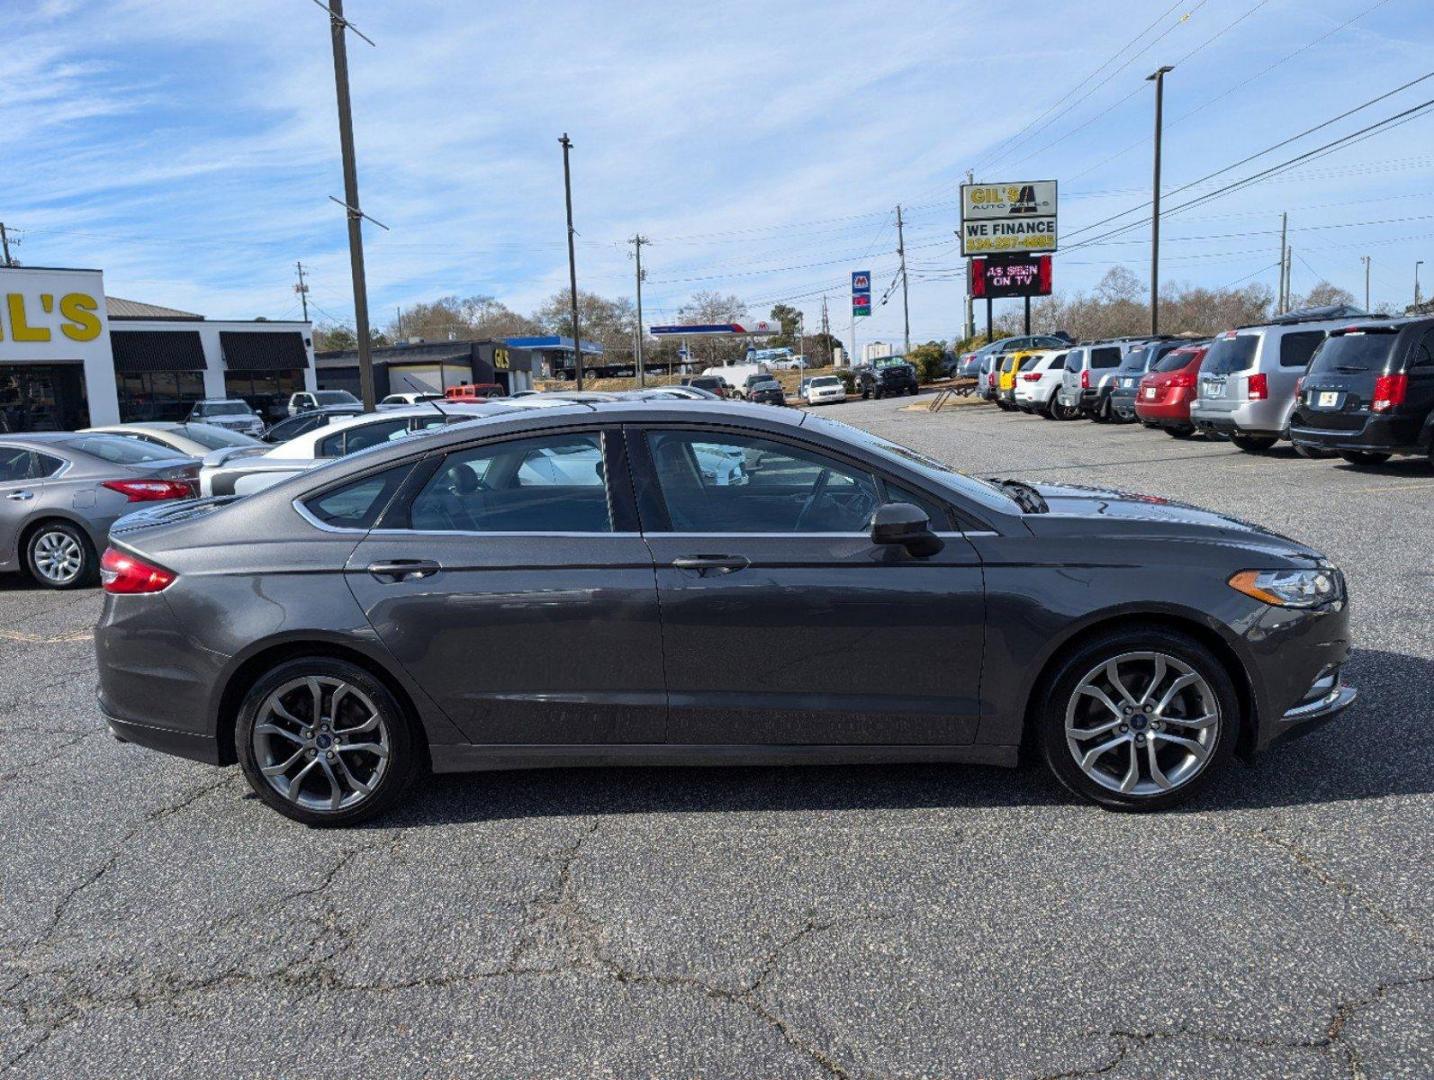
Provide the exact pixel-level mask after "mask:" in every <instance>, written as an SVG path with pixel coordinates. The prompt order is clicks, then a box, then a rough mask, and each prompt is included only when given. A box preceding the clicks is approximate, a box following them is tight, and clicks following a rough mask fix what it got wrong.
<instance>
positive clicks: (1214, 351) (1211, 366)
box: [1200, 334, 1260, 375]
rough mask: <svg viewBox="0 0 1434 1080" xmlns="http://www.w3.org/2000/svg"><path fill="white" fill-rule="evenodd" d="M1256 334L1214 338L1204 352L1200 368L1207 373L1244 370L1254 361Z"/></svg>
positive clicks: (1214, 373) (1216, 373)
mask: <svg viewBox="0 0 1434 1080" xmlns="http://www.w3.org/2000/svg"><path fill="white" fill-rule="evenodd" d="M1259 344H1260V338H1259V335H1257V334H1239V335H1237V336H1236V337H1222V338H1216V340H1215V343H1214V344H1213V345H1211V346H1210V351H1209V352H1207V353H1206V354H1205V363H1204V364H1202V365H1201V368H1200V370H1201V371H1202V372H1204V373H1205V374H1207V375H1228V374H1230V373H1231V372H1232V371H1244V370H1245V369H1246V368H1247V367H1249V366H1250V365H1251V364H1253V363H1254V362H1255V350H1256V349H1257V348H1258V347H1259Z"/></svg>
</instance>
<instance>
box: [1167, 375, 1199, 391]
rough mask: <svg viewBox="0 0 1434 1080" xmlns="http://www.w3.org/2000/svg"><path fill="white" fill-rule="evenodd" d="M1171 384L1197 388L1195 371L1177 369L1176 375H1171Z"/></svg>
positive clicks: (1185, 387)
mask: <svg viewBox="0 0 1434 1080" xmlns="http://www.w3.org/2000/svg"><path fill="white" fill-rule="evenodd" d="M1170 385H1171V386H1178V387H1180V388H1181V389H1184V390H1194V389H1195V372H1193V371H1177V372H1176V373H1175V374H1174V375H1172V376H1170Z"/></svg>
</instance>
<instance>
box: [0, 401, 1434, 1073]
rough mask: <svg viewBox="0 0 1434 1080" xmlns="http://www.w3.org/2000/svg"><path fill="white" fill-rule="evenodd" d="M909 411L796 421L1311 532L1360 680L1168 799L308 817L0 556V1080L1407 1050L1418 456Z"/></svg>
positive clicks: (1415, 956)
mask: <svg viewBox="0 0 1434 1080" xmlns="http://www.w3.org/2000/svg"><path fill="white" fill-rule="evenodd" d="M900 404H901V403H893V402H890V401H887V402H871V403H851V404H848V405H844V406H837V407H833V408H830V409H828V410H826V415H828V416H830V417H832V418H833V419H845V420H847V421H848V422H852V423H857V424H860V425H862V426H865V427H868V428H870V429H871V430H874V431H877V432H879V433H881V434H884V435H888V436H890V437H893V438H896V439H899V440H901V441H904V442H908V443H910V444H912V445H914V446H917V447H919V448H920V449H923V450H925V451H927V452H929V453H932V454H935V455H936V456H939V457H941V458H944V459H946V460H948V461H951V462H952V463H954V464H956V465H958V466H959V467H961V468H964V469H967V470H970V471H973V472H976V473H978V474H981V475H991V474H996V473H999V474H1002V475H1015V476H1021V477H1024V478H1027V479H1049V480H1070V481H1075V482H1081V483H1098V484H1109V485H1112V486H1119V487H1125V488H1132V489H1138V490H1143V491H1148V492H1153V493H1157V494H1162V495H1167V496H1171V497H1175V498H1180V499H1186V500H1189V501H1192V502H1196V503H1200V504H1203V505H1206V506H1210V507H1212V508H1215V509H1219V510H1223V511H1227V512H1231V513H1235V514H1238V515H1239V516H1241V517H1244V518H1248V519H1252V520H1255V521H1259V522H1262V523H1264V524H1267V525H1270V526H1272V527H1274V528H1276V529H1278V530H1280V531H1282V532H1287V533H1290V534H1293V535H1296V536H1299V537H1301V538H1304V539H1308V540H1310V541H1311V542H1313V543H1314V544H1315V545H1316V546H1319V547H1321V548H1323V549H1324V550H1325V551H1326V553H1327V554H1329V555H1330V556H1332V557H1333V558H1335V559H1336V560H1338V561H1339V562H1340V563H1341V565H1343V566H1344V568H1345V570H1346V572H1347V574H1348V577H1349V581H1350V587H1351V590H1352V593H1353V596H1354V626H1355V633H1356V640H1357V644H1358V651H1357V652H1356V655H1355V657H1354V660H1353V662H1352V664H1351V667H1350V672H1349V678H1350V681H1351V682H1353V683H1355V684H1356V685H1357V686H1358V687H1359V688H1360V691H1361V698H1360V700H1359V702H1358V703H1357V704H1356V706H1355V707H1354V708H1353V709H1351V710H1350V711H1349V712H1348V713H1347V714H1346V715H1345V716H1344V717H1343V718H1341V719H1340V720H1338V721H1336V722H1335V723H1334V724H1331V725H1329V726H1326V727H1325V728H1323V729H1321V730H1319V731H1317V732H1315V733H1313V734H1311V735H1310V736H1309V737H1308V738H1306V739H1303V740H1300V741H1297V742H1294V743H1291V744H1288V745H1286V746H1282V747H1279V748H1277V749H1275V750H1273V751H1271V752H1270V753H1269V754H1268V755H1266V756H1265V757H1263V758H1262V759H1261V760H1260V761H1259V762H1258V763H1257V764H1256V765H1255V766H1254V767H1245V766H1241V765H1236V766H1235V767H1234V768H1233V769H1231V770H1230V771H1229V772H1228V774H1227V775H1225V776H1224V777H1222V778H1221V779H1220V780H1219V782H1217V783H1215V784H1213V785H1212V787H1211V789H1210V790H1209V791H1208V792H1207V793H1206V794H1205V795H1204V796H1202V798H1201V799H1200V801H1199V802H1198V803H1197V804H1196V805H1195V806H1193V807H1192V808H1191V809H1189V810H1187V811H1184V812H1179V813H1171V814H1165V815H1159V816H1149V815H1147V816H1132V815H1116V814H1110V813H1107V812H1104V811H1101V810H1098V809H1095V808H1093V807H1089V806H1085V805H1082V804H1078V803H1076V802H1073V801H1072V800H1071V799H1070V798H1069V797H1067V796H1065V795H1064V794H1063V793H1062V792H1061V791H1060V790H1059V789H1058V788H1057V787H1056V786H1055V785H1054V783H1053V782H1051V781H1048V780H1047V779H1046V778H1045V776H1044V775H1043V774H1042V773H1041V772H1040V771H1039V770H1036V769H1033V768H1023V769H1020V770H1015V771H1006V770H997V769H985V768H975V767H954V766H953V767H929V766H922V767H867V768H821V769H817V768H812V769H785V770H784V769H727V770H698V769H671V770H649V769H642V770H591V771H568V770H561V771H559V770H553V771H544V772H532V773H511V774H487V775H482V776H475V777H443V778H438V779H433V780H429V781H427V782H425V783H424V784H422V785H421V786H420V787H419V788H417V789H416V790H415V791H414V792H413V794H412V797H411V798H410V800H409V802H408V803H407V804H406V805H405V806H404V807H402V809H401V810H400V811H399V812H398V813H396V814H394V815H393V816H391V817H389V818H386V819H384V820H382V821H379V822H376V823H373V824H371V825H369V826H365V827H361V828H358V829H353V830H348V831H310V830H306V829H303V828H301V827H299V826H296V825H295V824H293V823H292V822H289V821H287V820H286V819H283V818H281V817H279V816H278V815H276V814H274V813H272V812H270V811H267V810H266V809H264V807H263V806H262V805H261V804H260V803H259V802H258V801H257V800H255V799H253V798H252V797H250V796H249V795H248V794H247V788H246V785H245V783H244V781H243V778H242V777H241V776H240V775H239V773H238V772H237V770H232V769H230V770H218V769H213V768H209V767H206V766H203V765H198V764H195V763H191V762H186V761H181V760H179V759H174V758H166V757H163V756H160V755H157V754H153V753H150V752H147V751H145V750H142V749H139V748H136V747H131V746H122V745H119V744H117V743H114V742H113V741H111V740H110V739H109V738H108V737H107V736H106V735H105V734H104V733H103V731H102V729H101V728H100V726H99V724H98V720H97V717H96V714H95V711H94V707H93V701H92V694H93V684H94V677H93V672H94V661H93V656H92V651H91V648H92V647H91V642H90V640H89V630H90V628H91V627H92V625H93V623H94V620H95V618H96V615H97V612H98V609H99V598H98V596H97V594H95V593H94V592H85V593H80V594H69V595H56V594H51V593H44V592H41V591H39V590H38V589H35V588H33V587H31V586H29V585H27V584H25V583H23V582H21V581H19V580H17V579H13V578H6V579H0V825H3V829H4V838H3V844H0V890H3V892H0V1070H3V1071H4V1072H5V1074H6V1075H16V1076H26V1077H31V1076H33V1077H66V1078H71V1077H119V1076H145V1077H171V1076H173V1077H181V1076H182V1077H189V1076H196V1075H203V1076H207V1077H227V1076H236V1077H237V1076H244V1077H252V1076H299V1075H302V1076H305V1077H308V1078H324V1077H352V1076H364V1075H382V1076H385V1077H420V1076H422V1077H448V1076H464V1077H504V1078H507V1077H566V1076H572V1077H604V1076H611V1077H639V1076H645V1077H704V1078H715V1077H733V1078H743V1080H746V1078H751V1077H756V1076H761V1077H808V1076H811V1077H993V1078H994V1077H1000V1078H1005V1077H1012V1078H1018V1077H1030V1078H1054V1077H1080V1076H1096V1075H1099V1076H1105V1077H1111V1078H1136V1077H1138V1078H1145V1077H1165V1076H1169V1077H1187V1076H1188V1077H1200V1078H1218V1077H1231V1078H1243V1077H1251V1076H1289V1077H1302V1078H1303V1077H1309V1078H1328V1077H1349V1078H1363V1080H1373V1078H1381V1077H1407V1078H1412V1080H1427V1078H1428V1077H1430V1076H1434V955H1431V936H1434V888H1431V882H1434V870H1432V869H1431V867H1434V615H1432V614H1431V604H1430V598H1429V594H1430V591H1431V589H1434V567H1431V564H1430V562H1429V538H1430V537H1431V536H1434V474H1431V472H1430V471H1428V469H1427V467H1426V466H1423V465H1421V464H1418V463H1414V462H1408V463H1395V464H1392V465H1390V466H1388V467H1385V468H1382V469H1378V470H1373V471H1369V472H1356V471H1354V470H1352V469H1350V468H1347V467H1345V466H1343V465H1342V464H1339V463H1330V462H1307V461H1303V460H1301V459H1298V458H1297V457H1295V456H1294V454H1293V453H1292V452H1290V451H1288V450H1277V451H1274V452H1272V453H1270V454H1268V455H1263V456H1259V457H1254V456H1249V455H1244V454H1241V453H1239V452H1238V451H1236V450H1234V449H1233V448H1232V447H1230V446H1228V445H1227V444H1222V443H1207V442H1204V441H1201V440H1195V441H1190V442H1177V441H1176V440H1173V439H1170V438H1168V437H1167V436H1165V435H1163V434H1160V433H1158V432H1148V431H1144V430H1141V429H1139V428H1134V427H1122V428H1107V427H1098V426H1096V425H1093V424H1089V423H1085V422H1079V423H1069V424H1056V423H1049V422H1045V421H1041V420H1038V419H1033V418H1027V417H1021V416H1013V415H1007V414H1002V413H997V412H995V411H994V410H992V409H990V408H983V407H976V408H957V409H952V410H948V411H946V412H943V413H941V414H937V415H931V414H927V413H913V412H906V411H902V410H901V408H900ZM960 662H961V660H960V658H959V657H953V663H958V664H959V663H960Z"/></svg>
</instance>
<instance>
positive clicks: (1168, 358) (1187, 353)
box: [1150, 349, 1200, 371]
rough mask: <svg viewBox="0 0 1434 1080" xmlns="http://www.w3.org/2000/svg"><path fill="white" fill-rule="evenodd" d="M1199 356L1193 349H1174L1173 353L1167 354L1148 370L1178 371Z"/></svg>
mask: <svg viewBox="0 0 1434 1080" xmlns="http://www.w3.org/2000/svg"><path fill="white" fill-rule="evenodd" d="M1199 355H1200V353H1199V352H1198V351H1196V350H1195V349H1176V350H1175V351H1174V352H1168V353H1166V354H1165V355H1164V356H1162V357H1161V358H1160V359H1159V360H1157V361H1156V362H1155V366H1154V367H1153V368H1151V369H1150V370H1151V371H1180V370H1181V369H1182V368H1184V367H1186V366H1187V365H1188V364H1189V363H1190V361H1192V360H1194V359H1195V358H1196V357H1197V356H1199Z"/></svg>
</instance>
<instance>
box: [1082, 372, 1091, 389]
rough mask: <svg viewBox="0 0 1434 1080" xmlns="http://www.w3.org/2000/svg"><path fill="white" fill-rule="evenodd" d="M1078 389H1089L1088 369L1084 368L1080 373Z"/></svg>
mask: <svg viewBox="0 0 1434 1080" xmlns="http://www.w3.org/2000/svg"><path fill="white" fill-rule="evenodd" d="M1080 388H1081V389H1082V390H1089V389H1090V368H1086V369H1085V370H1084V371H1082V372H1081V373H1080Z"/></svg>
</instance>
